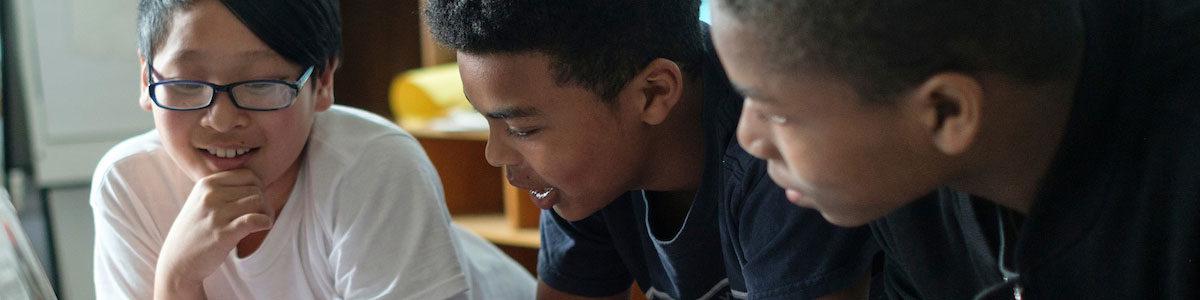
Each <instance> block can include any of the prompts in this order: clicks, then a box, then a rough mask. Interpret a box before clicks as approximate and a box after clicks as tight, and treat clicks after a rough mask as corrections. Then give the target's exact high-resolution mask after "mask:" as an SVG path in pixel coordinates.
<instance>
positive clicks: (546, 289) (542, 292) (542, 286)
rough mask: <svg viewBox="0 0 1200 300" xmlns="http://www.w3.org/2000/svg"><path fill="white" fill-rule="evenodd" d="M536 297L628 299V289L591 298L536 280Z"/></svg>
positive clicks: (547, 299)
mask: <svg viewBox="0 0 1200 300" xmlns="http://www.w3.org/2000/svg"><path fill="white" fill-rule="evenodd" d="M537 298H538V299H541V300H566V299H614V300H616V299H629V290H625V291H623V292H620V293H617V294H615V295H612V296H608V297H598V298H592V297H583V296H578V295H572V294H568V293H566V292H563V291H559V290H556V289H554V288H552V287H550V286H549V285H547V284H546V283H545V282H542V281H541V280H538V287H537Z"/></svg>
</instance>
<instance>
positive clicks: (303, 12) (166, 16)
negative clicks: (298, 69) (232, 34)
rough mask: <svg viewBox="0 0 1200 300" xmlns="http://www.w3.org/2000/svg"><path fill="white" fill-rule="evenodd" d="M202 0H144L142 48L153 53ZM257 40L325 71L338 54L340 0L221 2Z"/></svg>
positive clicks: (140, 31)
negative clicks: (181, 14) (179, 16)
mask: <svg viewBox="0 0 1200 300" xmlns="http://www.w3.org/2000/svg"><path fill="white" fill-rule="evenodd" d="M197 1H198V0H140V1H139V2H138V49H139V51H140V52H141V54H142V55H143V56H146V57H150V56H151V55H152V54H153V52H154V50H155V49H157V47H158V46H161V45H160V44H161V43H162V40H163V38H164V35H165V33H166V31H167V30H168V28H170V26H171V20H172V17H173V16H174V14H175V13H176V12H178V11H180V10H186V9H188V8H190V7H191V6H192V5H194V4H195V3H196V2H197ZM221 4H223V5H225V7H226V8H228V9H229V11H230V12H232V13H233V15H235V16H237V18H238V19H240V20H241V21H242V24H244V25H246V28H249V29H250V31H251V32H253V33H254V35H255V36H257V37H258V39H260V40H262V41H263V43H266V44H267V46H268V47H271V49H272V50H275V52H276V53H279V55H281V56H283V57H284V58H285V59H287V60H289V61H292V62H295V63H297V64H299V65H301V66H316V68H315V70H314V71H315V72H316V73H317V74H322V73H323V72H324V71H325V69H326V68H327V67H328V66H326V63H327V61H328V60H329V59H330V58H335V57H337V56H338V55H339V54H340V51H341V48H342V19H341V13H340V10H339V8H338V0H221Z"/></svg>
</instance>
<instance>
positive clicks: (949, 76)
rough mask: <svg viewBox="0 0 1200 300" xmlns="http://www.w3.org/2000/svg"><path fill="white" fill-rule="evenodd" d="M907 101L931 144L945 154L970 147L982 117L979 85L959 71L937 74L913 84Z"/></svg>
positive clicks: (981, 96)
mask: <svg viewBox="0 0 1200 300" xmlns="http://www.w3.org/2000/svg"><path fill="white" fill-rule="evenodd" d="M912 97H913V98H911V99H910V100H911V101H913V102H914V103H913V104H915V107H916V109H917V110H918V111H919V115H920V116H921V117H920V118H921V120H922V123H923V124H924V126H925V127H926V128H927V129H928V130H929V132H930V134H931V137H932V142H933V144H934V146H935V147H937V149H938V150H939V151H941V152H942V153H944V154H946V155H952V156H953V155H960V154H963V153H965V152H966V151H967V150H968V149H970V147H971V145H972V144H973V143H974V142H975V139H976V138H977V135H978V133H979V127H980V125H981V124H980V123H981V122H982V120H983V118H982V117H981V115H982V113H983V85H982V84H981V83H980V82H979V80H976V79H975V78H974V77H971V76H968V75H966V74H962V73H939V74H935V75H934V76H932V77H930V78H929V79H927V80H926V81H925V82H924V83H923V84H921V85H920V86H918V87H917V89H916V90H915V91H914V93H913V94H912Z"/></svg>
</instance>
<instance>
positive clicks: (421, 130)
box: [401, 126, 488, 142]
mask: <svg viewBox="0 0 1200 300" xmlns="http://www.w3.org/2000/svg"><path fill="white" fill-rule="evenodd" d="M401 128H404V131H408V133H411V134H412V135H413V137H417V138H427V139H442V140H461V141H477V142H487V140H488V132H487V131H485V130H479V131H440V130H433V129H429V128H426V127H424V126H401Z"/></svg>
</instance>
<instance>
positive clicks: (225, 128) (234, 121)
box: [201, 93, 248, 132]
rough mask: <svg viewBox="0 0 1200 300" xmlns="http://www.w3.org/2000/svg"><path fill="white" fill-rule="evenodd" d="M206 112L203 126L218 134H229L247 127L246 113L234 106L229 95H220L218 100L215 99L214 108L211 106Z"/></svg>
mask: <svg viewBox="0 0 1200 300" xmlns="http://www.w3.org/2000/svg"><path fill="white" fill-rule="evenodd" d="M206 111H207V112H206V114H205V116H204V119H202V120H201V125H204V126H205V127H208V128H212V129H213V130H215V131H217V132H229V131H231V130H234V129H237V128H241V127H245V126H246V123H247V122H248V118H247V116H246V114H245V112H244V111H242V109H240V108H238V107H237V105H234V104H233V100H232V99H230V98H229V94H228V93H220V94H218V95H217V98H216V99H213V104H212V106H209V107H208V108H207V109H206Z"/></svg>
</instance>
